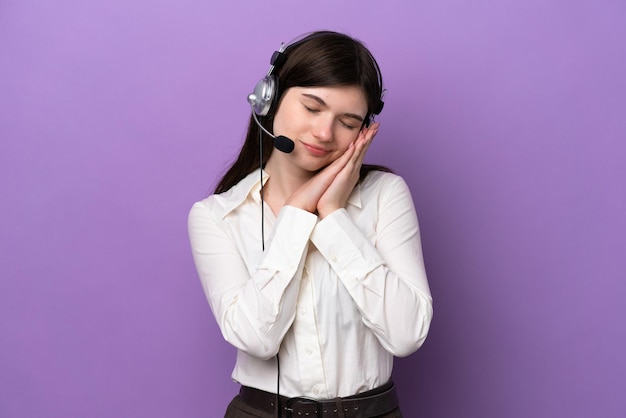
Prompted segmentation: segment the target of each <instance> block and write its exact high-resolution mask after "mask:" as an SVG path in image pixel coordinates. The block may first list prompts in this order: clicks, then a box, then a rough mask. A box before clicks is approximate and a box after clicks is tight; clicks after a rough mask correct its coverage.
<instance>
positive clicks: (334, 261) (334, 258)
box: [330, 255, 337, 263]
mask: <svg viewBox="0 0 626 418" xmlns="http://www.w3.org/2000/svg"><path fill="white" fill-rule="evenodd" d="M330 261H332V262H333V263H336V262H337V256H335V255H333V256H332V257H330Z"/></svg>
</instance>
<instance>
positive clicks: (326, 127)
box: [312, 115, 333, 142]
mask: <svg viewBox="0 0 626 418" xmlns="http://www.w3.org/2000/svg"><path fill="white" fill-rule="evenodd" d="M312 133H313V135H314V136H315V138H316V139H317V140H318V141H320V142H329V141H332V139H333V118H332V117H330V115H328V116H326V115H320V116H319V117H317V118H315V121H314V122H313V126H312Z"/></svg>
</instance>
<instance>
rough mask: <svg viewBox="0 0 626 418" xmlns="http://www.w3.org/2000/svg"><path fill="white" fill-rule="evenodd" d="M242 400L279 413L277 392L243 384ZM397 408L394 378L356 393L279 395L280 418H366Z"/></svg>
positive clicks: (254, 406)
mask: <svg viewBox="0 0 626 418" xmlns="http://www.w3.org/2000/svg"><path fill="white" fill-rule="evenodd" d="M239 396H240V397H241V399H242V400H243V401H244V402H245V403H246V404H247V405H249V406H251V407H252V408H255V409H259V410H261V411H263V412H266V413H269V414H272V413H275V412H276V394H275V393H270V392H265V391H262V390H259V389H255V388H251V387H248V386H242V387H241V389H240V391H239ZM397 407H398V395H397V393H396V388H395V387H394V384H393V382H392V381H389V382H387V383H386V384H384V385H383V386H380V387H378V388H376V389H372V390H370V391H367V392H363V393H359V394H357V395H353V396H349V397H345V398H335V399H324V400H316V399H309V398H304V397H297V398H287V397H284V396H280V397H279V408H280V417H281V418H291V417H309V418H367V417H375V416H379V415H384V414H386V413H388V412H390V411H393V410H394V409H395V408H397Z"/></svg>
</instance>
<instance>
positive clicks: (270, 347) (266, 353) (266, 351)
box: [223, 334, 280, 360]
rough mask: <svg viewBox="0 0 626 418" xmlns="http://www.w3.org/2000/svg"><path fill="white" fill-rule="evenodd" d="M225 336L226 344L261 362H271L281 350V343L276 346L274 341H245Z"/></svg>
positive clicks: (256, 339) (257, 339)
mask: <svg viewBox="0 0 626 418" xmlns="http://www.w3.org/2000/svg"><path fill="white" fill-rule="evenodd" d="M223 336H224V339H225V340H226V342H228V343H229V344H230V345H232V346H234V347H235V348H236V349H238V350H241V351H243V352H244V353H246V354H248V355H249V356H252V357H256V358H259V359H261V360H269V359H271V358H272V357H275V356H276V355H277V354H278V350H279V349H280V343H279V344H276V343H275V342H274V341H269V340H266V341H263V340H262V339H259V338H255V339H254V340H244V339H242V338H236V337H234V336H232V335H230V336H229V335H226V334H223Z"/></svg>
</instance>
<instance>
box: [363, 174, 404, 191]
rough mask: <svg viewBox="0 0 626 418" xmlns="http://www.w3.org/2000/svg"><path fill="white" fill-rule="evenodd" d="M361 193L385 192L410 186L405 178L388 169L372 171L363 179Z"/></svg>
mask: <svg viewBox="0 0 626 418" xmlns="http://www.w3.org/2000/svg"><path fill="white" fill-rule="evenodd" d="M360 187H361V193H363V194H370V193H376V194H384V193H386V192H390V191H398V190H400V189H401V190H406V191H408V186H407V184H406V182H405V181H404V179H403V178H402V177H401V176H399V175H397V174H395V173H389V172H386V171H377V170H374V171H370V172H369V173H368V174H367V176H366V177H365V178H364V179H363V180H362V181H361V186H360Z"/></svg>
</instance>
